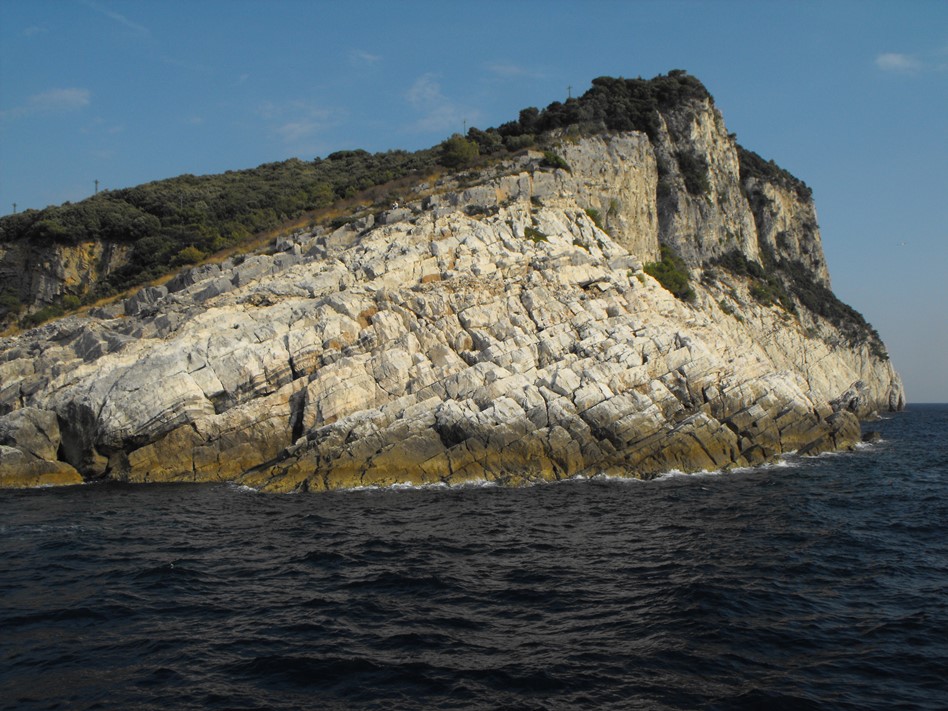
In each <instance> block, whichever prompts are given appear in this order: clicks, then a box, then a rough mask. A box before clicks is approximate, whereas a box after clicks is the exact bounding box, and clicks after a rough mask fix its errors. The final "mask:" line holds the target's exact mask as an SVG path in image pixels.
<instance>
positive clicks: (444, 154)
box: [438, 133, 480, 168]
mask: <svg viewBox="0 0 948 711" xmlns="http://www.w3.org/2000/svg"><path fill="white" fill-rule="evenodd" d="M479 152H480V151H479V149H478V147H477V143H475V142H474V141H469V140H468V139H466V138H464V136H462V135H461V134H460V133H455V134H454V135H453V136H451V138H449V139H448V140H446V141H444V142H443V143H442V144H441V156H440V157H439V158H438V162H439V163H441V165H443V166H445V167H446V168H464V167H467V166H469V165H472V164H473V163H474V161H476V160H477V156H478V155H479Z"/></svg>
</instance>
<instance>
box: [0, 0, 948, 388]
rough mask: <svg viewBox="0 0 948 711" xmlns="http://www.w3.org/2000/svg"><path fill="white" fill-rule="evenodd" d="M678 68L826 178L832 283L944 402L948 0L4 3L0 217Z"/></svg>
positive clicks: (400, 137)
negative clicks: (606, 79) (598, 80)
mask: <svg viewBox="0 0 948 711" xmlns="http://www.w3.org/2000/svg"><path fill="white" fill-rule="evenodd" d="M672 69H684V70H686V71H688V72H689V73H690V74H692V75H694V76H696V77H698V78H699V79H700V80H701V81H702V82H703V83H704V84H705V86H706V87H707V88H708V90H709V91H710V92H711V94H712V95H713V96H714V98H715V103H716V105H717V106H718V108H719V109H720V110H721V111H722V113H723V115H724V119H725V123H726V124H727V127H728V130H729V131H731V132H734V133H736V134H737V137H738V141H739V142H740V143H741V144H742V145H743V146H745V147H746V148H749V149H751V150H753V151H755V152H757V153H759V154H760V155H762V156H763V157H764V158H766V159H773V160H775V161H776V162H777V163H778V164H779V165H780V166H782V167H784V168H786V169H787V170H789V171H790V172H791V173H793V174H794V175H796V176H797V177H799V178H801V179H802V180H804V181H805V182H806V183H807V184H808V185H809V186H810V187H811V188H812V189H813V194H814V198H815V201H816V209H817V215H818V217H819V222H820V229H821V232H822V236H823V246H824V250H825V253H826V257H827V261H828V263H829V269H830V275H831V278H832V282H833V289H834V291H835V292H836V294H837V295H838V296H839V297H840V298H841V299H842V300H843V301H845V302H846V303H848V304H850V305H851V306H853V307H854V308H855V309H856V310H858V311H860V312H861V313H862V314H863V315H864V316H865V317H866V318H867V320H868V321H869V322H870V323H872V324H873V325H874V326H875V327H876V328H877V329H878V331H879V332H880V334H881V335H882V337H883V340H884V341H885V342H886V345H887V346H888V349H889V353H890V355H891V357H892V360H893V363H894V364H895V366H896V368H897V369H898V371H899V372H900V373H901V375H902V377H903V380H904V382H905V386H906V392H907V396H908V400H909V402H910V403H912V402H916V403H920V402H948V2H946V1H944V0H892V1H889V2H881V1H873V0H853V1H843V0H839V1H836V0H819V1H817V0H812V1H811V0H798V1H795V2H778V1H777V0H772V1H769V0H755V1H753V2H752V1H750V0H746V1H745V0H714V1H711V0H709V1H707V2H696V1H676V0H661V1H660V0H638V1H634V0H630V1H626V2H620V1H618V0H585V1H579V0H574V1H572V2H566V1H564V0H503V1H500V0H476V1H475V2H460V1H455V0H437V1H422V0H417V1H412V0H404V1H403V2H396V1H394V0H389V1H382V0H379V1H376V2H369V1H367V0H345V1H343V0H338V1H333V2H318V1H316V0H162V1H161V2H157V1H155V0H0V214H9V213H10V212H12V211H13V209H14V208H13V205H14V204H16V209H17V210H18V211H19V210H23V209H25V208H42V207H45V206H46V205H50V204H59V203H62V202H64V201H67V200H69V201H77V200H81V199H83V198H85V197H88V196H89V195H91V194H92V193H93V192H94V190H95V187H96V182H95V181H98V187H99V189H102V188H121V187H128V186H132V185H137V184H140V183H144V182H148V181H151V180H158V179H162V178H168V177H173V176H176V175H180V174H182V173H192V174H195V175H200V174H206V173H218V172H223V171H225V170H238V169H242V168H252V167H255V166H257V165H259V164H261V163H267V162H271V161H278V160H284V159H287V158H290V157H294V156H295V157H299V158H303V159H312V158H314V157H317V156H326V155H328V154H329V153H331V152H333V151H336V150H342V149H351V148H363V149H365V150H368V151H372V152H375V151H383V150H389V149H407V150H415V149H419V148H426V147H429V146H433V145H435V144H437V143H440V142H441V141H442V140H443V139H444V138H446V137H448V136H450V135H451V134H452V133H456V132H463V131H464V130H465V128H470V127H471V126H477V127H479V128H488V127H491V126H498V125H500V124H502V123H504V122H506V121H509V120H512V119H514V118H516V117H517V115H518V113H519V111H520V109H522V108H525V107H528V106H537V107H541V108H542V107H544V106H546V105H548V104H549V103H551V102H553V101H562V100H564V99H565V98H567V96H569V95H572V96H578V95H580V94H582V93H583V92H584V91H586V89H588V88H589V86H590V83H591V81H592V79H594V78H595V77H599V76H614V77H638V76H641V77H644V78H650V77H653V76H655V75H657V74H662V73H666V72H668V71H669V70H672Z"/></svg>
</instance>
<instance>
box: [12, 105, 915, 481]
mask: <svg viewBox="0 0 948 711" xmlns="http://www.w3.org/2000/svg"><path fill="white" fill-rule="evenodd" d="M702 111H704V113H702ZM708 116H710V118H707V117H708ZM702 117H704V118H702ZM692 119H694V120H693V121H692V122H691V123H690V124H688V126H690V127H691V128H689V129H688V130H690V131H691V133H687V132H686V128H683V127H681V126H679V127H678V128H676V129H675V130H674V131H670V132H669V136H671V135H672V133H674V132H675V131H677V133H678V134H679V137H678V138H677V139H675V140H678V141H679V142H680V141H683V140H685V139H684V138H682V137H681V136H682V135H685V133H687V135H688V136H690V138H688V139H687V140H688V141H690V142H691V143H690V144H689V145H690V147H691V149H692V150H698V149H699V148H700V150H702V151H704V155H705V160H706V162H707V164H708V166H709V170H710V174H711V178H710V182H711V186H712V187H711V190H712V192H711V193H710V194H709V196H708V197H707V198H701V200H703V203H701V204H697V202H700V201H698V200H697V199H696V198H694V196H691V195H689V194H687V191H685V190H684V189H683V187H682V186H681V185H676V184H675V179H676V177H675V175H674V174H667V173H666V174H663V176H662V178H663V179H665V181H666V185H665V187H664V188H662V187H661V186H659V181H660V170H659V163H660V161H661V160H662V155H661V153H662V150H664V149H663V147H662V145H663V144H662V143H661V142H660V141H659V142H658V143H652V142H650V141H649V140H648V139H647V138H646V137H645V136H644V135H643V134H639V133H628V134H622V135H616V136H598V137H590V138H584V139H581V140H579V141H575V140H574V141H566V142H564V143H563V145H562V146H560V148H559V151H560V153H561V155H562V156H563V157H564V159H565V160H566V162H567V163H568V164H569V165H570V168H571V170H570V171H566V170H563V169H557V170H552V169H549V168H545V167H543V163H542V161H541V156H538V155H536V156H535V155H526V156H524V157H521V158H519V159H517V160H515V161H511V162H508V163H506V164H504V165H501V166H495V167H494V168H493V169H491V172H490V173H489V174H488V173H485V174H482V175H479V176H473V175H468V176H462V178H463V179H464V180H466V181H467V184H468V185H467V187H462V186H461V185H460V184H457V183H454V182H448V183H446V184H443V185H441V186H440V187H438V188H437V189H436V190H431V189H428V190H426V191H425V192H424V193H421V192H419V193H417V194H415V195H413V196H409V199H408V200H407V201H406V203H405V205H404V206H403V207H401V208H399V209H397V210H392V211H388V212H382V213H379V214H364V215H362V216H357V217H358V219H355V220H353V221H352V222H351V223H349V224H348V225H346V226H344V227H342V228H340V229H338V230H336V231H334V232H331V233H330V232H324V231H321V230H320V231H316V232H313V233H299V234H296V235H293V236H292V237H287V238H285V239H283V240H282V241H281V242H280V243H279V244H278V249H277V251H275V252H274V253H273V254H268V255H257V256H252V257H249V258H247V259H245V260H243V261H242V262H240V263H237V262H236V261H227V262H224V263H223V264H219V265H206V266H203V267H199V268H195V269H192V270H190V271H188V272H185V273H184V274H182V275H180V276H179V277H178V278H177V279H175V280H173V281H172V282H169V283H168V284H167V285H165V286H162V287H152V288H148V289H144V290H142V291H141V292H140V293H139V294H137V295H136V296H134V297H132V298H130V299H128V300H126V301H125V302H123V303H120V304H117V305H115V306H113V307H109V308H105V309H100V310H99V311H96V312H93V313H92V314H90V315H89V316H87V317H82V318H79V317H70V318H66V319H62V320H60V321H57V322H55V323H51V324H48V325H46V326H44V327H42V328H39V329H35V330H33V331H30V332H27V333H25V334H23V335H20V336H17V337H13V338H7V339H4V340H3V341H2V344H0V413H2V416H0V481H2V484H3V485H24V484H25V485H35V484H42V483H63V482H66V481H82V480H92V479H98V478H111V479H118V480H123V481H131V482H158V481H233V482H238V483H241V484H245V485H248V486H253V487H257V488H261V489H264V490H268V491H296V490H315V489H333V488H338V487H351V486H368V485H387V484H393V483H396V482H404V481H410V482H415V483H425V482H448V483H461V482H465V481H471V480H482V479H487V480H493V481H498V482H502V483H510V484H517V483H522V482H527V481H535V480H542V479H547V480H549V479H557V478H564V477H571V476H576V475H587V476H589V475H596V474H599V473H610V474H617V475H622V476H639V477H648V476H651V475H655V474H657V473H659V472H662V471H667V470H669V469H680V470H683V471H695V470H707V469H719V468H722V467H730V466H744V465H753V464H757V463H760V462H764V461H767V460H769V459H771V458H773V457H775V456H777V455H779V454H781V453H784V452H788V451H799V452H802V453H817V452H821V451H826V450H835V449H841V448H847V447H851V446H853V445H854V444H855V443H856V442H857V441H858V440H859V437H860V427H859V422H858V419H859V418H864V417H868V416H870V415H871V414H872V413H874V412H875V411H878V410H888V409H898V408H899V407H901V405H902V402H903V399H904V396H903V393H902V387H901V383H900V381H899V378H898V375H897V374H896V373H895V371H894V370H893V368H892V366H891V364H890V363H889V361H888V360H887V359H885V358H884V357H880V355H879V353H878V349H877V348H875V349H874V348H873V347H872V346H871V344H870V342H869V339H868V337H867V339H866V342H864V343H861V344H856V345H854V346H847V347H844V348H840V347H838V345H837V344H838V343H839V341H840V339H839V338H838V337H837V336H838V334H837V332H836V330H835V327H834V326H833V325H832V324H830V323H828V322H825V321H823V320H821V319H820V318H818V317H816V316H812V315H809V314H806V313H799V314H791V313H788V312H787V311H785V310H783V309H781V308H779V307H777V306H764V305H762V304H760V303H758V302H757V301H755V299H754V298H753V297H752V296H751V294H750V283H749V282H748V281H747V280H746V279H743V278H741V277H738V276H735V275H733V274H729V273H727V272H723V271H721V272H719V273H717V274H716V277H715V278H714V279H706V280H704V281H700V282H699V280H698V279H695V280H694V282H695V287H694V288H695V291H696V294H697V298H696V300H695V301H694V303H683V302H681V301H679V300H677V299H676V298H675V297H673V296H672V295H671V294H670V293H669V292H667V291H666V290H665V289H664V288H663V287H662V286H661V285H660V284H658V282H656V281H655V280H654V279H653V278H652V277H650V276H648V275H647V274H646V273H645V272H644V271H643V269H642V265H643V261H650V260H653V259H655V258H656V257H657V255H658V252H659V243H660V240H664V241H668V242H669V243H673V244H678V243H688V244H691V245H693V246H694V249H691V250H682V252H683V254H684V255H685V256H686V257H687V258H688V260H689V262H690V263H691V264H693V265H695V267H697V265H698V264H699V263H701V262H702V260H707V259H708V258H709V257H713V256H715V255H717V254H721V253H724V252H725V251H727V250H728V249H731V248H737V249H739V250H740V251H741V252H742V253H743V254H745V255H746V256H747V257H748V258H749V259H755V260H756V259H757V258H758V256H759V250H760V244H761V240H765V241H767V243H768V244H770V243H771V242H772V243H773V244H774V245H775V247H776V248H777V250H778V251H779V250H780V249H782V248H783V247H782V245H781V243H780V241H779V240H776V238H775V237H774V235H776V234H777V232H781V231H782V232H787V231H788V230H787V229H783V228H782V227H780V225H781V224H782V223H779V219H782V218H779V219H778V217H773V219H772V220H771V223H772V224H771V226H770V227H767V225H766V224H765V223H764V222H763V221H761V218H760V215H758V214H756V213H755V208H754V206H753V205H752V204H751V202H750V201H749V199H748V197H747V195H748V192H747V191H746V190H742V189H741V186H740V179H739V176H738V173H737V157H736V155H737V154H736V148H735V146H734V144H733V141H732V140H729V139H727V135H726V133H723V136H724V138H722V137H721V135H722V132H723V131H724V129H723V122H720V117H719V115H718V114H717V112H716V110H714V109H713V107H711V106H710V105H707V106H706V107H705V109H704V110H700V109H699V110H697V111H696V112H695V113H694V115H693V116H692ZM682 120H684V119H682ZM706 121H710V122H711V124H712V125H710V126H707V125H705V123H703V122H706ZM671 140H672V139H671V138H669V141H671ZM669 145H670V144H669ZM668 150H671V149H668ZM677 150H681V148H678V149H677ZM669 180H670V181H671V182H670V183H669V182H668V181H669ZM758 188H759V190H761V191H766V190H767V189H768V188H767V186H766V185H761V186H758ZM663 190H664V192H662V191H663ZM669 200H677V201H678V204H679V205H682V206H684V207H683V208H682V209H681V210H679V211H678V212H677V213H675V215H672V216H671V217H669V216H668V215H665V216H664V217H663V215H662V210H663V209H667V207H668V204H669ZM772 202H773V205H774V206H772V207H767V209H769V210H770V212H769V213H767V214H769V215H771V216H774V215H776V216H779V215H784V217H786V218H787V219H788V220H790V223H793V224H798V223H799V224H802V223H803V222H806V219H804V218H799V217H794V216H793V215H789V213H793V212H794V211H795V210H796V208H795V207H794V204H792V203H791V201H790V200H789V199H788V200H785V201H784V203H780V201H779V200H774V201H772ZM686 203H688V204H690V205H691V207H688V206H687V205H686ZM691 203H695V204H691ZM770 204H771V203H767V205H770ZM685 208H687V209H685ZM761 209H762V208H761V207H760V205H758V206H757V208H756V211H757V212H760V210H761ZM808 209H812V206H810V207H809V208H808ZM781 211H782V212H781ZM761 214H763V213H761ZM594 217H598V219H597V220H596V219H594ZM807 219H808V218H807ZM793 220H796V222H793ZM597 222H598V224H597ZM759 223H760V225H762V227H759ZM788 224H789V223H788ZM807 224H808V223H807ZM600 225H602V226H601V227H600ZM604 228H605V229H604ZM778 228H779V229H778ZM813 229H815V223H814V224H813V226H812V229H811V230H810V231H809V232H807V233H806V234H798V235H797V236H796V241H795V242H794V243H793V244H792V245H790V246H789V247H787V249H795V250H798V251H800V252H801V253H802V251H804V248H806V250H808V251H807V254H808V255H810V256H811V257H812V260H811V261H812V264H813V265H815V266H814V275H815V276H816V277H817V278H820V279H822V278H824V277H825V278H826V279H828V275H826V274H825V263H824V262H823V261H822V250H821V248H820V245H819V235H818V233H817V234H815V236H814V234H813V231H812V230H813ZM606 230H608V232H607V231H606ZM768 230H769V231H768ZM709 245H712V246H709ZM794 258H795V257H794ZM821 270H822V271H821ZM695 276H697V271H695Z"/></svg>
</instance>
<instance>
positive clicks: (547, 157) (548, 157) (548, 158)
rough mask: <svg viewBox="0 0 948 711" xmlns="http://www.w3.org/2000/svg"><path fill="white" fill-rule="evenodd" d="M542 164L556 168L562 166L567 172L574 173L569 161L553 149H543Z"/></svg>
mask: <svg viewBox="0 0 948 711" xmlns="http://www.w3.org/2000/svg"><path fill="white" fill-rule="evenodd" d="M541 165H545V166H546V167H548V168H553V169H554V170H556V169H558V168H560V169H562V170H565V171H566V172H567V173H572V172H573V169H572V168H570V167H569V163H567V162H566V160H565V159H564V158H563V157H562V156H560V155H557V154H556V153H554V152H553V151H543V160H542V161H541Z"/></svg>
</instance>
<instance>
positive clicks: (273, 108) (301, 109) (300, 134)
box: [257, 99, 336, 144]
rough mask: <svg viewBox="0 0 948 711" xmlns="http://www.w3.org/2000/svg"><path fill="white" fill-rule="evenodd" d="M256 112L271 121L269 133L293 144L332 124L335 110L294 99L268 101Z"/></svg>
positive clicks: (286, 142)
mask: <svg viewBox="0 0 948 711" xmlns="http://www.w3.org/2000/svg"><path fill="white" fill-rule="evenodd" d="M257 113H258V114H259V115H260V116H261V117H262V118H263V119H264V120H266V121H267V122H269V123H271V127H270V128H269V131H270V134H271V135H273V136H276V137H277V138H279V139H280V140H281V141H282V142H283V143H285V144H295V143H298V142H299V141H300V140H302V139H304V138H308V137H310V136H312V135H313V134H316V133H319V132H320V131H324V130H325V129H327V128H329V127H331V126H332V125H333V121H334V117H335V116H336V112H334V111H332V110H330V109H327V108H325V107H323V106H318V105H316V104H314V103H312V102H310V101H305V100H300V99H296V100H293V101H287V102H283V103H274V102H272V101H268V102H266V103H264V104H262V105H261V106H260V107H259V108H258V109H257Z"/></svg>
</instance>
